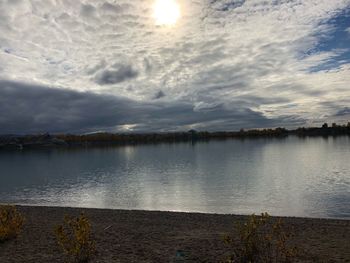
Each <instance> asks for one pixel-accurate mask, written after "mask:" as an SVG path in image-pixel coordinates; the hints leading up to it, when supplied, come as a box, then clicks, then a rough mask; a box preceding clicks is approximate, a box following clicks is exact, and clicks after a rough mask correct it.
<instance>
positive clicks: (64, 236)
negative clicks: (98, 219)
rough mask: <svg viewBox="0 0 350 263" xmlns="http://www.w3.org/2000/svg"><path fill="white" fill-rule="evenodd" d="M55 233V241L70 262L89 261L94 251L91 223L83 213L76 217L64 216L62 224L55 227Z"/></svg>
mask: <svg viewBox="0 0 350 263" xmlns="http://www.w3.org/2000/svg"><path fill="white" fill-rule="evenodd" d="M55 234H56V238H57V243H58V244H59V246H60V247H61V248H62V250H63V252H64V253H65V255H66V256H67V259H68V261H70V262H77V263H81V262H89V261H90V260H91V258H92V256H93V255H94V254H95V252H96V250H95V242H94V241H93V239H92V235H91V224H90V222H89V220H88V218H87V217H86V216H85V215H84V214H81V215H80V216H79V217H77V218H72V217H69V216H65V218H64V222H63V224H62V225H59V226H57V227H56V229H55Z"/></svg>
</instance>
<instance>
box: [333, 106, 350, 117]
mask: <svg viewBox="0 0 350 263" xmlns="http://www.w3.org/2000/svg"><path fill="white" fill-rule="evenodd" d="M346 115H350V108H349V107H346V108H344V109H341V110H339V111H338V112H337V113H336V114H335V116H346Z"/></svg>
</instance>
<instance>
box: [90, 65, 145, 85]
mask: <svg viewBox="0 0 350 263" xmlns="http://www.w3.org/2000/svg"><path fill="white" fill-rule="evenodd" d="M138 75H139V72H138V71H137V70H135V69H134V68H133V67H132V66H131V65H121V64H116V65H114V66H113V67H112V68H111V69H104V70H102V71H100V72H98V73H97V74H96V76H95V81H96V83H98V84H100V85H112V84H117V83H120V82H123V81H126V80H128V79H133V78H136V77H137V76H138Z"/></svg>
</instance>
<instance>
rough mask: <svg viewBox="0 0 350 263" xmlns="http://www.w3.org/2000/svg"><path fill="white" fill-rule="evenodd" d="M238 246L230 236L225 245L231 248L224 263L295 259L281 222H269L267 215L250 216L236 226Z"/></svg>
mask: <svg viewBox="0 0 350 263" xmlns="http://www.w3.org/2000/svg"><path fill="white" fill-rule="evenodd" d="M238 233H239V244H236V242H234V239H233V238H231V237H230V236H226V237H225V242H226V244H228V245H230V247H231V248H232V250H231V255H230V256H229V258H228V259H227V260H226V262H230V263H231V262H240V263H247V262H251V263H255V262H259V263H280V262H281V263H287V262H293V260H294V259H295V257H296V248H295V247H290V244H289V239H290V235H289V234H287V233H286V232H285V231H284V227H283V222H282V220H281V219H278V220H277V221H276V222H275V223H271V222H270V216H269V215H268V214H267V213H263V214H261V216H260V217H257V216H255V215H252V216H251V217H250V218H249V219H248V221H247V222H246V223H244V224H243V225H242V224H240V225H238Z"/></svg>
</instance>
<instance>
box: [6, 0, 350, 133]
mask: <svg viewBox="0 0 350 263" xmlns="http://www.w3.org/2000/svg"><path fill="white" fill-rule="evenodd" d="M177 1H178V2H179V4H180V5H181V10H182V16H181V19H180V20H179V21H178V23H177V24H176V25H174V26H173V27H160V26H157V25H156V24H155V22H154V19H153V16H152V4H153V2H154V1H153V0H135V1H126V0H120V1H118V2H117V3H116V2H115V1H107V0H99V1H93V0H84V1H83V0H80V1H79V0H77V1H69V0H60V1H44V0H36V1H32V0H28V1H19V0H18V1H11V0H4V1H0V32H1V35H0V81H3V82H6V81H8V80H11V81H12V83H17V84H16V85H17V94H19V93H18V92H19V91H20V88H23V89H26V87H27V86H30V87H32V88H31V89H26V90H24V91H23V93H25V91H29V90H31V91H32V92H34V91H33V89H34V87H33V86H35V87H37V85H31V84H23V83H33V81H35V82H36V83H41V85H42V87H41V88H37V89H38V90H41V91H42V90H43V87H56V88H55V89H54V90H55V92H57V94H61V95H60V96H63V94H72V93H69V92H73V91H74V92H77V93H76V94H79V96H83V95H84V94H85V95H86V96H87V97H89V98H94V99H95V100H96V101H104V102H105V104H106V105H111V106H110V107H112V104H113V103H119V102H120V105H121V106H122V107H125V109H129V105H133V106H135V107H136V105H137V107H141V108H142V110H140V111H136V110H135V111H134V113H135V115H140V116H141V117H142V118H136V117H135V116H134V115H133V116H130V115H128V114H127V113H126V112H128V111H129V110H125V111H123V109H122V108H118V110H117V109H115V108H112V109H110V111H113V112H116V111H118V112H119V111H120V112H123V114H125V116H126V117H125V119H123V118H122V117H123V116H119V115H118V114H116V116H119V117H120V118H119V119H118V120H117V119H115V118H114V115H113V116H110V115H109V113H108V112H109V111H108V110H107V109H106V110H105V111H101V112H105V114H106V116H108V117H109V118H110V119H112V120H113V121H112V122H111V123H109V124H108V123H106V121H105V122H104V123H103V124H101V125H98V123H96V121H91V123H90V124H89V125H90V128H89V127H88V126H89V125H88V123H89V122H88V121H87V120H86V121H81V120H82V119H84V117H79V121H77V123H79V124H80V125H82V128H81V130H89V129H91V130H93V129H97V128H98V129H102V128H101V127H104V128H106V129H114V128H118V127H120V128H122V125H128V124H130V123H132V124H133V125H136V126H134V127H135V130H147V129H150V130H167V129H180V128H183V129H187V128H188V127H189V126H191V127H201V128H202V129H206V128H208V129H213V127H216V128H217V129H236V128H237V129H239V128H248V127H260V126H262V127H263V126H265V125H267V124H268V125H272V126H275V125H278V126H279V125H281V124H283V125H285V126H293V125H307V124H309V123H312V122H315V121H322V120H323V119H325V118H326V117H327V116H334V115H335V114H336V113H337V112H338V111H340V110H341V109H343V108H344V107H346V106H347V105H350V101H349V99H347V98H350V91H349V88H348V85H349V83H350V64H349V54H350V48H349V47H348V46H346V45H344V46H342V47H338V46H335V44H334V43H335V42H336V41H333V40H334V39H338V36H339V34H343V35H342V38H344V36H345V34H347V33H346V32H345V29H346V27H348V26H346V27H345V26H344V25H340V24H339V23H340V22H339V23H338V22H337V21H343V20H344V19H343V16H344V15H343V14H344V13H346V12H348V11H347V10H349V7H350V1H349V0H332V1H328V0H317V1H316V0H310V1H299V0H289V1H282V0H281V1H255V0H254V1H241V0H239V1H227V0H215V1H214V0H206V1H198V0H188V1H187V0H186V1H185V0H177ZM340 18H341V19H340ZM344 21H345V20H344ZM337 23H338V24H337ZM339 28H341V30H339ZM346 36H347V35H346ZM325 43H326V44H327V45H325ZM325 46H327V48H325ZM21 83H22V84H21ZM13 85H14V84H13ZM13 85H12V86H13ZM67 87H69V88H70V89H71V90H67ZM59 89H61V93H60V92H59V91H60V90H59ZM45 90H46V89H45ZM72 90H73V91H72ZM1 92H4V91H1ZM42 92H43V91H42ZM81 92H83V93H81ZM84 92H85V93H84ZM48 94H51V93H48ZM27 95H28V94H27ZM85 95H84V96H83V97H84V98H86V96H85ZM164 95H166V96H164ZM22 96H24V95H23V94H22ZM28 96H29V95H28ZM50 96H52V95H50ZM50 96H49V97H50ZM77 96H78V95H77ZM63 97H64V96H63ZM8 98H9V97H8ZM11 98H12V99H13V100H14V101H16V98H15V97H14V96H13V97H11ZM106 98H110V99H111V100H112V99H113V101H114V100H115V101H114V102H113V103H107V102H106V101H105V99H106ZM121 98H123V99H121ZM27 99H28V100H33V101H36V103H39V101H38V100H35V98H34V97H32V96H29V97H28V98H27ZM119 100H121V101H119ZM125 100H128V103H122V102H124V101H125ZM73 101H74V100H72V102H71V103H72V105H71V104H69V105H70V106H69V107H67V108H71V109H73V108H74V107H73V104H74V103H73ZM23 103H24V104H25V105H27V104H28V105H29V104H30V102H28V101H23ZM101 103H102V102H101ZM53 104H54V102H53ZM87 104H88V103H87ZM87 104H86V105H87ZM102 104H103V103H102ZM9 105H11V104H9ZM12 105H14V104H12ZM54 105H55V104H54ZM91 105H92V106H93V105H95V104H94V103H92V104H91ZM330 105H332V106H330ZM2 107H4V106H2ZM86 107H87V106H86ZM143 107H146V108H147V110H146V109H144V108H143ZM34 108H35V107H34ZM54 108H60V107H59V106H58V105H57V107H54ZM150 108H151V109H154V108H157V110H151V109H150ZM75 110H76V111H78V112H80V111H83V109H80V108H79V109H75ZM84 110H85V108H84ZM158 110H159V112H158ZM7 111H9V112H11V114H14V110H13V109H11V107H6V111H2V112H0V118H1V119H5V118H6V116H7V115H10V114H7ZM76 111H74V110H73V112H76ZM86 111H87V112H90V111H89V110H88V109H86ZM29 112H30V110H29ZM56 112H57V111H55V110H52V112H51V114H52V116H54V117H53V119H57V118H58V117H59V116H58V114H56ZM63 112H64V109H63ZM160 112H161V113H162V114H160ZM66 114H67V115H68V114H69V112H67V113H66ZM101 114H102V113H101ZM144 114H155V115H156V116H158V117H159V120H158V121H157V120H155V119H154V118H151V117H148V115H147V116H146V117H145V115H144ZM165 114H168V115H169V117H166V115H165ZM220 114H221V115H220ZM25 115H26V114H25ZM38 115H39V116H40V114H38V113H37V112H33V116H38ZM46 115H47V116H46ZM46 115H45V116H46V118H48V114H46ZM185 115H186V117H185ZM73 116H84V114H83V113H81V114H80V113H79V114H77V115H73ZM91 116H92V118H93V116H94V115H93V114H91ZM99 117H100V118H101V119H103V120H104V118H103V116H102V115H101V116H99ZM28 118H29V119H30V116H28ZM86 118H88V117H86ZM126 118H130V121H129V122H128V121H127V120H126ZM196 118H197V119H196ZM240 118H242V119H240ZM39 119H40V118H39ZM121 119H123V120H124V121H120V120H121ZM63 122H64V123H66V124H67V120H66V119H64V121H63ZM34 123H36V124H35V125H34V124H33V127H34V126H35V127H36V128H37V129H39V130H41V129H45V127H44V124H43V125H41V126H40V125H39V124H38V123H37V122H34ZM43 123H45V124H46V125H48V126H50V127H51V128H52V125H49V124H50V123H49V122H43ZM110 125H112V126H111V127H112V128H110ZM115 125H117V126H118V125H119V126H118V127H117V126H115ZM67 127H69V128H71V129H73V130H79V127H78V125H77V126H74V125H73V124H72V123H71V124H69V123H68V124H67ZM18 128H19V127H18ZM28 129H29V124H28ZM37 129H36V130H37ZM52 129H53V128H52ZM56 129H57V130H62V129H64V128H63V126H62V128H59V127H58V126H57V127H56V128H55V129H53V130H56ZM67 130H68V129H67ZM13 131H14V130H13Z"/></svg>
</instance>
